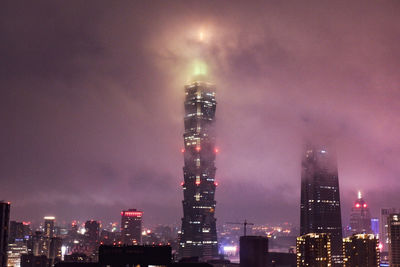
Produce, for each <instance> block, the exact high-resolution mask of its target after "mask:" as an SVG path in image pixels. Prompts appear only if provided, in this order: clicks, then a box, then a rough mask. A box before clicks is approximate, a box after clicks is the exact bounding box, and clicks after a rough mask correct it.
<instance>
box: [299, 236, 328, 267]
mask: <svg viewBox="0 0 400 267" xmlns="http://www.w3.org/2000/svg"><path fill="white" fill-rule="evenodd" d="M296 255H297V267H311V266H312V267H331V266H332V257H331V235H330V234H325V233H323V234H316V233H309V234H306V235H302V236H299V237H298V238H297V240H296Z"/></svg>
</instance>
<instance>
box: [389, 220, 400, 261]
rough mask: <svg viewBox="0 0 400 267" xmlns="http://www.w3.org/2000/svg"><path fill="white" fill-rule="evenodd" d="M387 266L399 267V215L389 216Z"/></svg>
mask: <svg viewBox="0 0 400 267" xmlns="http://www.w3.org/2000/svg"><path fill="white" fill-rule="evenodd" d="M388 224H389V266H390V267H400V213H394V214H390V215H389V219H388Z"/></svg>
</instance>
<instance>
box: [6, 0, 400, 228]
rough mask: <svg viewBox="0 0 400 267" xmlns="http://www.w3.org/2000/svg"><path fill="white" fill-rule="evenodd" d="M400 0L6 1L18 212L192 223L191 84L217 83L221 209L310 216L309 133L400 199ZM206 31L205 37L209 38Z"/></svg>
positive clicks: (350, 197) (268, 216) (375, 207)
mask: <svg viewBox="0 0 400 267" xmlns="http://www.w3.org/2000/svg"><path fill="white" fill-rule="evenodd" d="M399 14H400V2H399V1H392V2H391V1H383V2H382V1H380V2H376V1H374V2H367V1H360V2H356V1H351V2H349V1H334V2H332V1H315V2H312V1H306V2H304V1H302V2H297V1H268V2H267V1H263V2H259V3H258V4H257V3H255V2H253V3H252V4H251V5H250V4H249V3H248V2H247V1H73V2H70V1H47V2H40V1H25V2H24V3H23V2H20V1H17V2H15V1H6V2H5V3H3V4H2V7H1V8H0V36H1V40H0V53H1V54H0V60H1V61H0V82H1V84H0V88H1V96H0V111H1V112H0V123H1V131H0V132H1V134H0V137H1V139H0V140H1V141H0V142H1V143H0V145H1V152H0V155H1V159H0V179H1V187H0V199H5V200H9V201H11V202H12V218H13V219H17V220H33V221H34V220H41V218H42V217H43V216H45V215H55V216H56V217H57V219H58V221H63V220H65V221H70V220H71V219H81V220H86V219H101V220H103V221H110V220H113V221H119V220H120V218H119V212H120V210H121V209H126V208H138V209H141V210H143V211H144V212H145V215H144V221H145V224H157V223H177V224H179V223H180V218H181V216H182V204H181V201H182V199H183V194H182V189H181V187H180V182H181V181H182V180H183V177H182V176H183V175H182V166H183V157H182V155H181V153H180V149H181V148H182V146H183V138H182V134H183V98H184V89H183V86H184V84H185V83H186V81H187V78H188V74H189V72H190V71H189V70H190V64H191V63H192V61H193V60H194V59H195V58H197V57H198V56H199V55H200V54H201V55H202V57H203V58H204V59H206V61H207V62H208V64H209V72H210V74H211V75H212V81H213V82H214V83H215V84H216V86H217V101H218V105H217V136H218V137H217V142H218V147H219V148H220V150H221V152H220V153H219V155H218V158H217V163H216V164H217V168H218V169H217V177H216V179H217V181H218V182H219V187H218V188H217V192H216V199H217V210H216V217H217V219H218V222H219V223H222V222H226V221H232V220H243V219H244V218H247V219H248V220H249V221H253V222H255V223H264V222H283V221H290V222H293V223H296V224H297V223H298V221H299V202H300V161H301V153H302V149H303V142H304V139H305V138H316V139H320V138H321V137H323V138H329V139H333V140H335V142H336V145H337V155H338V165H339V182H340V186H341V188H340V189H341V198H342V214H343V224H344V225H345V224H347V223H348V215H349V211H350V206H351V205H352V202H353V201H354V200H355V198H356V197H357V194H356V192H357V191H358V190H362V191H363V193H364V197H365V200H366V201H367V202H368V203H369V205H370V207H371V209H372V215H373V216H378V211H379V208H380V207H384V206H397V207H400V194H399V192H400V182H399V178H400V139H399V137H400V135H399V133H400V86H399V85H400V49H399V47H400V16H399ZM199 31H204V34H205V42H204V43H202V44H200V43H199V42H198V40H197V35H198V33H199Z"/></svg>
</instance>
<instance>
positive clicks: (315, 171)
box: [300, 146, 343, 266]
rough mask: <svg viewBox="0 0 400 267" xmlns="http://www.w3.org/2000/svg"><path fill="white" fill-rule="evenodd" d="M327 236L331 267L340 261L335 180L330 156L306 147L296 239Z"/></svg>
mask: <svg viewBox="0 0 400 267" xmlns="http://www.w3.org/2000/svg"><path fill="white" fill-rule="evenodd" d="M308 233H328V234H330V238H331V247H332V262H333V266H340V265H341V263H342V258H343V252H342V250H343V248H342V220H341V212H340V194H339V180H338V170H337V163H336V157H335V154H334V152H332V151H330V150H327V149H325V148H323V147H317V146H314V147H308V149H307V150H306V153H305V155H304V158H303V160H302V173H301V204H300V235H305V234H308Z"/></svg>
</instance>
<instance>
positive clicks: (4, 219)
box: [0, 202, 10, 267]
mask: <svg viewBox="0 0 400 267" xmlns="http://www.w3.org/2000/svg"><path fill="white" fill-rule="evenodd" d="M9 222H10V203H9V202H0V266H2V267H3V266H7V245H8V225H9Z"/></svg>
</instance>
